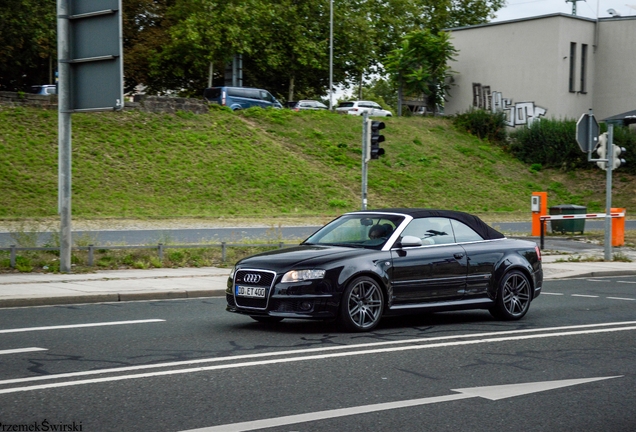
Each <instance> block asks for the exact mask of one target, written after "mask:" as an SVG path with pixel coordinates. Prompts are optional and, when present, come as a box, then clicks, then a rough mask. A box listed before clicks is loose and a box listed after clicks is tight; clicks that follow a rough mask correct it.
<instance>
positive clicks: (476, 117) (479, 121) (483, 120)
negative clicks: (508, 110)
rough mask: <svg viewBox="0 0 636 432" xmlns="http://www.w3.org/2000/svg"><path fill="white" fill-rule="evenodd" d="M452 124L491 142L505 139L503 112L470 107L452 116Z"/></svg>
mask: <svg viewBox="0 0 636 432" xmlns="http://www.w3.org/2000/svg"><path fill="white" fill-rule="evenodd" d="M453 124H454V125H455V126H456V127H457V128H458V129H460V130H463V131H465V132H468V133H469V134H472V135H476V136H478V137H479V138H481V139H487V140H488V141H491V142H504V141H505V140H506V118H505V115H504V113H503V112H498V113H492V112H490V111H485V110H482V109H474V108H471V109H470V110H468V111H467V112H465V113H463V114H457V115H456V116H454V117H453Z"/></svg>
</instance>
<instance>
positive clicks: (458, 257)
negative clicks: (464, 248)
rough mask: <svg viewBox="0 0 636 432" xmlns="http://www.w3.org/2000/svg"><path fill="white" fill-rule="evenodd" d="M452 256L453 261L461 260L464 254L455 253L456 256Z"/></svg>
mask: <svg viewBox="0 0 636 432" xmlns="http://www.w3.org/2000/svg"><path fill="white" fill-rule="evenodd" d="M453 256H454V257H455V259H462V258H464V254H463V253H459V252H458V253H456V254H453Z"/></svg>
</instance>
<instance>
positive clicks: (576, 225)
mask: <svg viewBox="0 0 636 432" xmlns="http://www.w3.org/2000/svg"><path fill="white" fill-rule="evenodd" d="M586 213H587V207H585V206H580V205H575V204H561V205H557V206H552V207H550V216H561V215H578V214H586ZM550 226H551V227H552V233H560V234H565V233H566V232H571V233H581V234H583V232H584V231H585V219H583V218H581V219H569V220H568V219H557V220H551V221H550Z"/></svg>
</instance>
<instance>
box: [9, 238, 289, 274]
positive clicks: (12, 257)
mask: <svg viewBox="0 0 636 432" xmlns="http://www.w3.org/2000/svg"><path fill="white" fill-rule="evenodd" d="M297 244H298V243H294V244H286V243H283V242H278V243H257V244H245V243H226V242H221V243H216V244H203V245H200V244H199V245H165V244H163V243H159V244H157V245H156V246H95V245H88V246H75V247H73V248H72V250H85V251H88V263H87V264H88V266H89V267H92V266H93V258H94V252H95V249H97V250H102V249H106V250H109V249H111V250H115V249H156V250H157V254H158V256H159V260H163V251H164V250H165V249H197V248H198V249H204V248H213V247H220V248H221V262H225V261H226V259H227V248H229V247H272V248H273V247H278V248H279V249H282V248H284V247H290V246H296V245H297ZM0 251H9V252H10V262H11V267H12V268H15V262H16V257H17V254H18V252H19V251H58V252H59V251H60V248H59V247H17V246H16V245H11V246H9V247H8V248H7V247H0Z"/></svg>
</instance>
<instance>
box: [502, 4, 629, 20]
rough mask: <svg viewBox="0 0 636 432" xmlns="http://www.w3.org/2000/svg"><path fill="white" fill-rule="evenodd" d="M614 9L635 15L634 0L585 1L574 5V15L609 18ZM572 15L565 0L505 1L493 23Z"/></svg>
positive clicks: (620, 12)
mask: <svg viewBox="0 0 636 432" xmlns="http://www.w3.org/2000/svg"><path fill="white" fill-rule="evenodd" d="M630 6H631V7H630ZM608 9H614V10H615V11H616V12H618V13H619V14H621V15H622V16H627V15H636V0H587V1H583V0H581V1H578V2H577V3H576V14H577V15H578V16H583V17H587V18H596V17H597V15H598V16H599V17H601V18H603V17H609V16H611V15H610V14H609V13H608V12H607V10H608ZM559 12H560V13H565V14H571V13H572V3H571V2H566V1H565V0H507V1H506V6H505V7H504V8H502V9H501V10H499V11H498V12H497V18H496V19H494V20H493V21H505V20H511V19H517V18H527V17H533V16H539V15H547V14H552V13H559Z"/></svg>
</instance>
